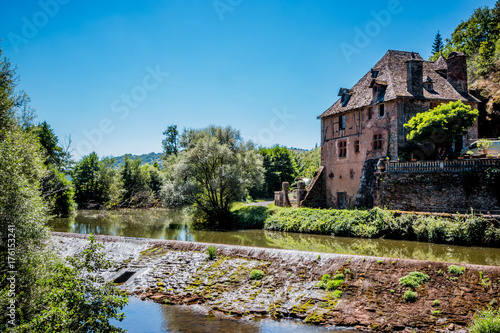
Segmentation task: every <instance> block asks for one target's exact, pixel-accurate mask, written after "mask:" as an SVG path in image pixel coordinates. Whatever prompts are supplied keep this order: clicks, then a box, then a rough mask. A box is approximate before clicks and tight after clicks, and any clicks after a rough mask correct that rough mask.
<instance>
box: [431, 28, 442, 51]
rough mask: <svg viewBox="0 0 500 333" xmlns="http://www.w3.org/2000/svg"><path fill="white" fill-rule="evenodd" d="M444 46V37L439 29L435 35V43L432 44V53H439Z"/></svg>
mask: <svg viewBox="0 0 500 333" xmlns="http://www.w3.org/2000/svg"><path fill="white" fill-rule="evenodd" d="M443 46H444V45H443V38H442V37H441V34H440V33H439V30H438V32H437V34H436V37H434V43H433V44H432V54H433V55H434V54H437V53H439V52H440V51H441V50H442V49H443Z"/></svg>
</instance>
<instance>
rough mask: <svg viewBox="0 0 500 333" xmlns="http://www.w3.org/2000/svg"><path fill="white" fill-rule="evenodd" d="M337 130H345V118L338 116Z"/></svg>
mask: <svg viewBox="0 0 500 333" xmlns="http://www.w3.org/2000/svg"><path fill="white" fill-rule="evenodd" d="M339 130H345V116H340V120H339Z"/></svg>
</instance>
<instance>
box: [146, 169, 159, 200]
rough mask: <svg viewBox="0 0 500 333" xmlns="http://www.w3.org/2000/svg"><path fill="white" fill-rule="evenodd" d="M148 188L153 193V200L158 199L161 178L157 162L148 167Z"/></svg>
mask: <svg viewBox="0 0 500 333" xmlns="http://www.w3.org/2000/svg"><path fill="white" fill-rule="evenodd" d="M148 185H149V188H150V189H151V191H153V194H154V196H155V199H157V200H159V199H160V192H161V187H162V186H163V177H162V175H161V172H160V166H159V165H158V163H157V162H154V163H153V165H151V166H149V184H148Z"/></svg>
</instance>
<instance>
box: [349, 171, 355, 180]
mask: <svg viewBox="0 0 500 333" xmlns="http://www.w3.org/2000/svg"><path fill="white" fill-rule="evenodd" d="M349 174H350V176H351V179H354V170H353V169H351V171H350V172H349Z"/></svg>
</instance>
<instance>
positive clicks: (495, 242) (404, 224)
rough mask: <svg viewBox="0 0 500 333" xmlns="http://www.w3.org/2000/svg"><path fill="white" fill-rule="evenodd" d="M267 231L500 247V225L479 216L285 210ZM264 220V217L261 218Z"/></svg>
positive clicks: (270, 221) (272, 219)
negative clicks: (449, 216) (499, 226)
mask: <svg viewBox="0 0 500 333" xmlns="http://www.w3.org/2000/svg"><path fill="white" fill-rule="evenodd" d="M268 214H269V215H268V217H267V218H266V220H265V223H264V229H267V230H274V231H288V232H300V233H312V234H321V235H334V236H345V237H362V238H390V239H404V240H418V241H423V242H430V243H442V244H456V245H469V246H471V245H477V246H494V247H498V246H500V229H499V228H498V221H491V220H486V219H484V218H482V217H480V216H476V215H467V216H464V217H455V218H445V217H438V216H423V215H416V214H405V215H396V214H395V213H394V212H390V211H384V210H382V209H379V208H374V209H371V210H333V209H311V208H298V209H297V208H283V209H274V210H273V211H272V212H268ZM260 216H261V217H262V216H263V214H261V215H260Z"/></svg>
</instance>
